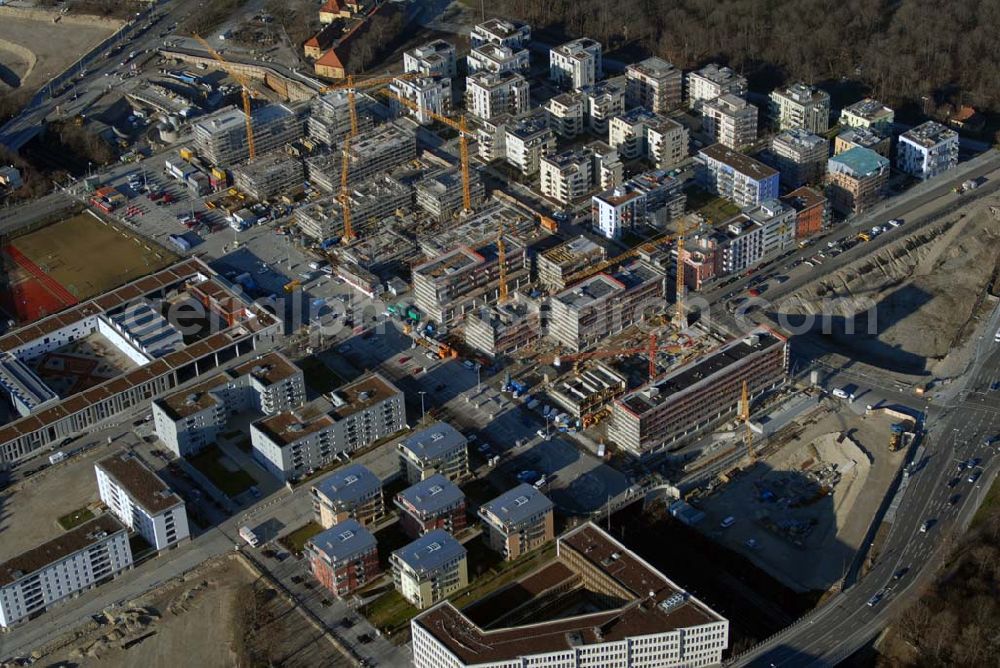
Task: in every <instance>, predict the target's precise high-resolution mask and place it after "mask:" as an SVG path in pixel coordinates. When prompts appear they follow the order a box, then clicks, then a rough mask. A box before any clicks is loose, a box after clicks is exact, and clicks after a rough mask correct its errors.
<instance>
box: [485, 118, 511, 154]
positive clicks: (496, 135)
mask: <svg viewBox="0 0 1000 668" xmlns="http://www.w3.org/2000/svg"><path fill="white" fill-rule="evenodd" d="M513 124H514V117H513V116H511V115H510V114H500V115H499V116H494V117H493V118H490V119H486V120H483V121H482V122H481V123H480V124H479V128H478V129H477V130H476V148H477V152H478V153H479V157H480V158H482V159H483V160H484V161H485V162H493V161H494V160H505V159H506V158H507V127H508V126H510V125H513Z"/></svg>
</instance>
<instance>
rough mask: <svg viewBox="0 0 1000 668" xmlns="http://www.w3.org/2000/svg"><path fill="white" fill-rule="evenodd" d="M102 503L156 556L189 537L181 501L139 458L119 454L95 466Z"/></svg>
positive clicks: (128, 454)
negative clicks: (149, 547) (138, 536)
mask: <svg viewBox="0 0 1000 668" xmlns="http://www.w3.org/2000/svg"><path fill="white" fill-rule="evenodd" d="M94 470H95V472H96V473H97V490H98V492H99V493H100V495H101V502H102V503H104V505H106V506H107V507H108V510H109V511H110V512H111V514H113V515H114V516H115V517H117V518H118V519H119V521H121V523H122V524H124V525H125V526H126V527H128V528H129V529H130V530H132V531H134V532H136V533H137V534H139V535H140V536H142V537H143V538H144V539H145V540H146V542H147V543H149V544H150V545H152V546H153V547H154V548H155V549H156V550H157V551H158V552H162V551H164V550H167V549H171V548H173V547H175V546H177V545H179V544H181V543H183V542H186V541H187V540H189V539H190V537H191V532H190V530H189V528H188V520H187V511H186V510H185V508H184V501H182V500H181V498H180V497H179V496H177V495H176V494H175V493H174V492H173V490H171V489H170V488H169V487H167V485H166V483H164V482H163V480H161V479H160V477H159V476H157V475H156V474H155V473H153V471H152V470H151V469H150V468H149V467H147V466H146V465H145V464H144V463H143V462H142V460H140V459H139V458H138V456H136V455H134V454H132V453H129V452H125V451H119V452H116V453H115V454H113V455H111V456H109V457H105V458H104V459H102V460H100V461H99V462H97V463H96V464H94Z"/></svg>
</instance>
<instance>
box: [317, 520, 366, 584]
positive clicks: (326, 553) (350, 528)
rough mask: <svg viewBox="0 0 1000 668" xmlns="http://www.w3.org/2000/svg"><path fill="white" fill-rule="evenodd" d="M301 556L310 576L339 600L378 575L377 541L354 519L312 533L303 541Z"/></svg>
mask: <svg viewBox="0 0 1000 668" xmlns="http://www.w3.org/2000/svg"><path fill="white" fill-rule="evenodd" d="M305 553H306V555H307V556H308V558H309V567H310V570H311V571H312V574H313V577H315V578H316V580H317V582H319V583H320V584H321V585H323V587H325V588H326V590H327V591H329V592H331V593H332V594H333V595H334V596H336V597H337V598H341V599H343V598H348V597H349V596H351V594H353V593H354V592H355V591H357V590H358V589H361V588H362V587H364V586H365V585H366V584H368V583H369V582H371V581H373V580H374V579H376V578H377V577H378V576H379V574H380V573H381V572H382V569H381V567H380V566H379V562H378V542H377V541H376V540H375V536H374V535H373V534H372V532H371V531H369V530H368V529H366V528H365V527H363V526H362V525H361V524H360V523H358V522H357V521H356V520H346V521H344V522H341V523H340V524H337V525H336V526H334V527H331V528H329V529H327V530H326V531H322V532H320V533H318V534H316V535H315V536H313V537H312V538H310V539H309V540H308V541H307V542H306V546H305Z"/></svg>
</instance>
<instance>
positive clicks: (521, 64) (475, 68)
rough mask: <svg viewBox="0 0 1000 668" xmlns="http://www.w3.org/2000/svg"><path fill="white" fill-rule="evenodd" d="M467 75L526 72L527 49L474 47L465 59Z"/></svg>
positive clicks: (484, 45)
mask: <svg viewBox="0 0 1000 668" xmlns="http://www.w3.org/2000/svg"><path fill="white" fill-rule="evenodd" d="M465 62H466V65H467V67H468V70H469V74H476V73H478V72H493V73H494V74H499V73H500V72H519V73H524V72H527V71H528V66H529V62H530V61H529V56H528V50H527V49H512V48H510V47H507V46H497V45H496V44H483V45H481V46H477V47H474V48H473V49H472V51H470V52H469V55H468V56H466V57H465Z"/></svg>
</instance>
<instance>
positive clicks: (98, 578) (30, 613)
mask: <svg viewBox="0 0 1000 668" xmlns="http://www.w3.org/2000/svg"><path fill="white" fill-rule="evenodd" d="M131 568H132V550H131V548H130V547H129V540H128V531H126V529H125V526H124V525H122V523H121V522H119V521H118V520H117V519H115V518H114V517H113V516H111V515H110V514H107V515H101V516H99V517H97V518H96V519H93V520H90V521H89V522H85V523H84V524H81V525H80V526H78V527H76V528H75V529H71V530H69V531H67V532H65V533H63V534H62V535H61V536H59V537H58V538H54V539H52V540H50V541H48V542H47V543H42V544H41V545H39V546H38V547H35V548H32V549H30V550H28V551H27V552H23V553H21V554H19V555H17V556H16V557H13V558H11V559H8V560H7V561H5V562H4V563H2V564H0V626H2V627H3V628H5V629H7V628H10V627H11V626H14V625H15V624H18V623H20V622H24V621H27V620H29V619H32V618H34V617H36V616H38V615H40V614H41V613H43V612H45V611H46V610H48V609H49V608H51V607H53V606H56V605H58V604H60V603H62V602H64V601H66V600H67V599H70V598H72V597H74V596H77V595H78V594H79V593H80V592H82V591H85V590H87V589H92V588H94V587H96V586H98V585H101V584H104V583H106V582H109V581H111V580H112V579H113V578H115V577H117V576H118V575H119V574H120V573H122V572H123V571H126V570H129V569H131Z"/></svg>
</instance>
